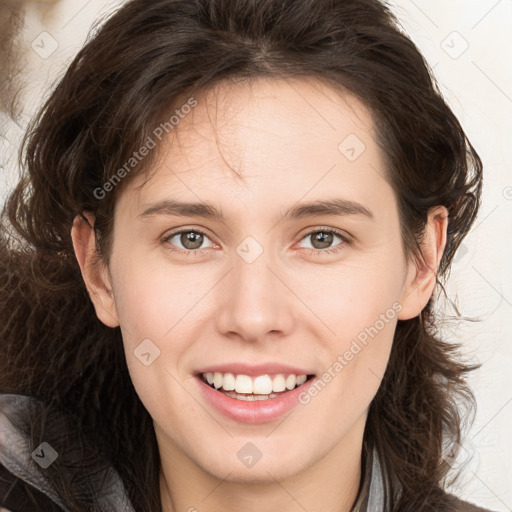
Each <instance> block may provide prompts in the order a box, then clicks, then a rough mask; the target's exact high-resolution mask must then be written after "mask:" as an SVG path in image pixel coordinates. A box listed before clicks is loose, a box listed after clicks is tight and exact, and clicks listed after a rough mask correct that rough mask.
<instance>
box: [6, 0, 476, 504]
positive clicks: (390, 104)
mask: <svg viewBox="0 0 512 512" xmlns="http://www.w3.org/2000/svg"><path fill="white" fill-rule="evenodd" d="M260 76H269V77H292V76H316V77H318V78H321V79H322V80H324V81H326V82H328V83H329V84H331V85H332V86H334V87H337V88H338V89H339V90H346V91H350V92H351V93H353V94H355V95H356V96H357V97H358V98H360V99H361V100H362V101H363V103H364V104H365V105H367V106H368V107H369V108H370V110H371V111H372V113H373V116H374V119H375V124H376V131H377V134H378V142H379V144H380V145H381V146H382V148H383V149H384V152H385V154H386V158H387V160H388V166H389V171H390V175H391V177H392V185H393V187H394V189H395V191H396V195H397V197H398V202H399V211H400V219H401V229H402V235H403V240H404V247H405V248H406V250H407V253H408V255H410V256H414V257H421V255H420V252H419V245H418V242H419V241H420V240H421V236H422V233H423V230H424V227H425V223H426V219H427V212H428V210H429V208H431V207H433V206H437V205H443V206H445V207H446V208H447V209H448V211H449V225H448V239H447V246H446V250H445V253H444V255H443V257H442V260H441V265H440V268H439V272H438V277H441V276H444V275H446V273H447V271H448V269H449V267H450V264H451V261H452V259H453V256H454V253H455V251H456V250H457V248H458V246H459V244H460V243H461V240H462V239H463V238H464V236H465V235H466V234H467V233H468V231H469V229H470V227H471V225H472V223H473V222H474V219H475V217H476V214H477V212H478V208H479V205H480V194H481V187H482V163H481V160H480V158H479V157H478V155H477V153H476V152H475V150H474V148H473V146H472V145H471V144H470V142H469V141H468V140H467V138H466V136H465V134H464V131H463V129H462V127H461V125H460V124H459V122H458V120H457V118H456V116H455V115H454V113H453V112H452V111H451V109H450V108H449V107H448V105H447V104H446V102H445V101H444V99H443V97H442V94H441V93H440V90H439V87H438V85H437V83H436V80H435V78H434V77H433V75H432V72H431V70H430V68H429V66H428V65H427V63H426V62H425V60H424V58H423V57H422V55H421V54H420V52H419V51H418V49H417V48H416V46H415V45H414V44H413V42H412V41H411V40H410V39H409V38H408V37H407V36H406V35H405V34H404V33H403V32H402V30H401V29H400V26H399V24H398V22H397V20H396V19H395V17H394V15H393V14H392V12H391V11H390V9H389V7H388V6H387V5H385V4H384V3H383V2H380V1H378V0H315V1H314V2H312V1H311V0H195V1H190V0H155V1H153V2H146V1H144V0H133V1H130V2H128V3H127V4H126V5H124V6H123V7H122V8H121V9H120V10H118V11H117V12H116V13H115V14H114V15H113V16H111V17H110V18H109V19H108V20H107V21H106V22H105V23H104V24H103V26H102V27H101V28H100V29H99V30H98V31H97V33H96V35H94V37H92V38H91V39H90V41H88V43H87V44H86V45H85V46H84V48H83V49H82V50H81V51H80V52H79V53H78V55H77V56H76V58H75V59H74V60H73V62H72V63H71V65H70V66H69V69H68V70H67V72H66V74H65V76H64V77H63V78H62V80H61V81H60V82H59V84H58V85H57V86H56V88H55V90H54V92H53V94H52V95H51V97H50V98H49V99H48V101H47V102H46V104H45V105H44V107H43V108H42V110H41V112H40V113H39V115H38V116H37V117H36V119H35V120H34V122H33V124H32V126H31V128H30V129H29V130H28V132H27V136H26V139H25V142H24V146H23V148H22V159H21V164H22V168H23V175H22V178H21V181H20V183H19V184H18V186H17V187H16V188H15V190H14V191H13V193H12V195H11V196H10V198H9V200H8V202H7V203H6V207H5V209H4V212H3V221H2V226H3V227H2V232H1V243H0V252H1V254H0V256H1V259H0V279H1V282H2V283H3V284H2V288H1V290H0V315H1V318H2V322H0V339H1V340H2V343H1V358H0V390H1V391H3V392H17V393H23V394H27V395H31V396H34V397H36V398H39V399H40V400H42V401H44V402H45V403H46V404H48V407H50V406H52V407H55V408H58V409H60V410H63V411H65V412H66V413H68V414H69V416H70V417H72V418H74V421H75V423H76V424H75V426H74V428H75V429H76V431H77V432H79V435H80V439H83V440H84V441H83V442H84V443H88V445H90V446H93V447H95V449H96V453H97V458H98V460H91V459H90V458H88V459H87V461H85V460H82V461H81V460H74V461H73V460H71V459H69V458H68V459H67V460H60V458H59V459H58V460H57V461H56V462H55V463H54V464H53V465H52V466H51V467H50V468H48V469H47V470H45V477H46V478H47V479H49V480H50V481H51V482H52V483H53V485H54V486H55V487H57V488H58V489H59V493H60V495H61V496H62V500H63V503H65V504H66V506H67V507H68V508H69V510H72V511H75V510H76V511H78V510H85V509H86V508H84V501H83V500H84V499H85V498H83V494H80V492H78V491H77V487H76V482H75V480H71V478H69V479H66V478H64V477H63V474H64V473H65V471H67V470H69V471H72V472H73V474H74V473H77V474H82V475H83V474H84V472H85V471H92V468H93V467H94V464H100V459H101V461H103V462H102V463H104V462H105V461H108V462H109V463H111V464H112V465H113V466H114V467H115V469H116V470H117V471H118V473H119V474H120V476H121V478H122V480H123V482H124V483H125V486H126V489H127V492H128V494H129V497H130V499H131V500H132V503H133V506H134V507H135V509H136V510H138V511H139V510H140V511H148V512H149V511H157V510H160V508H159V507H160V496H159V487H158V482H159V481H158V471H159V455H158V450H157V446H156V439H155V435H154V430H153V426H152V421H151V417H150V415H149V414H148V412H147V411H146V409H145V408H144V407H143V405H142V403H141V402H140V400H139V398H138V396H137V394H136V392H135V390H134V388H133V385H132V383H131V380H130V376H129V374H128V371H127V367H126V362H125V359H124V353H123V346H122V339H121V334H120V330H119V329H118V328H116V329H110V328H108V327H106V326H105V325H103V324H102V323H101V322H100V321H99V320H98V319H97V317H96V315H95V312H94V308H93V307H92V304H91V301H90V299H89V297H88V295H87V291H86V289H85V286H84V284H83V281H82V277H81V273H80V270H79V267H78V264H77V262H76V259H75V257H74V252H73V246H72V242H71V238H70V230H71V226H72V222H73V219H74V217H75V216H76V215H82V214H83V212H84V211H90V212H92V213H93V214H94V215H95V217H96V223H95V226H94V229H95V231H96V233H97V236H98V240H99V249H100V253H101V255H102V257H103V258H104V260H105V261H106V262H108V255H109V251H110V243H111V233H112V220H113V212H114V205H115V201H116V197H117V196H118V194H119V193H120V192H121V190H122V187H123V186H125V185H126V183H127V182H128V181H129V180H130V179H132V178H133V177H134V176H135V175H137V174H138V173H141V172H143V171H148V170H149V169H150V168H151V164H152V162H153V161H154V158H155V154H156V152H152V153H151V154H150V155H148V157H147V158H145V159H144V160H143V161H142V162H140V164H139V165H138V166H137V167H136V168H134V169H133V170H132V171H131V173H130V175H128V176H126V177H125V178H124V180H123V181H122V182H121V183H119V185H118V186H117V187H115V188H114V190H112V191H111V192H109V193H108V194H106V196H105V197H104V198H101V199H100V198H98V197H96V196H97V194H96V195H95V193H94V191H95V190H97V189H98V188H99V187H100V188H101V187H102V186H103V184H104V183H106V182H107V181H109V179H111V178H112V176H114V175H115V174H116V171H118V170H119V168H121V167H122V166H123V164H124V163H125V162H126V161H127V160H128V159H129V158H130V157H131V156H132V154H133V152H134V151H137V149H138V148H140V147H141V146H143V145H144V143H145V141H146V140H147V137H148V136H150V135H151V133H152V132H153V130H154V129H155V127H156V126H158V125H159V124H160V123H162V122H163V121H165V120H166V119H168V117H169V113H170V112H171V111H173V109H175V108H177V107H179V106H180V104H181V103H180V101H181V100H182V99H183V98H187V97H190V96H192V95H195V94H199V93H200V92H201V91H204V90H206V89H207V88H208V87H211V86H213V85H214V84H216V83H219V81H221V80H224V79H231V80H246V79H252V78H257V77H260ZM438 283H439V284H440V282H439V281H438ZM432 306H433V298H431V300H430V301H429V303H428V304H427V306H426V307H425V308H424V310H423V311H422V313H421V314H420V315H419V316H418V317H416V318H413V319H410V320H407V321H399V322H398V325H397V328H396V332H395V337H394V343H393V348H392V352H391V357H390V361H389V365H388V367H387V370H386V373H385V375H384V378H383V381H382V384H381V386H380V389H379V391H378V393H377V395H376V396H375V398H374V400H373V401H372V404H371V407H370V411H369V416H368V421H367V425H366V430H365V446H364V453H368V450H370V449H375V450H376V452H377V453H378V455H379V458H380V460H381V463H382V468H383V471H384V476H385V480H386V482H387V484H388V490H389V495H388V498H389V500H390V509H389V510H391V511H417V510H437V506H438V505H439V503H440V502H439V501H438V500H439V499H441V498H439V496H441V495H442V493H440V492H439V491H440V490H442V488H443V480H444V478H445V476H446V474H447V469H448V466H447V465H446V463H445V462H444V460H443V456H442V453H443V448H444V445H445V444H447V443H449V442H452V441H453V442H455V443H456V442H458V441H460V436H461V425H462V415H461V409H460V406H461V405H464V404H465V405H467V406H468V407H470V406H471V404H472V403H473V397H472V395H471V392H470V390H469V389H468V387H467V385H466V383H465V374H466V372H467V371H469V370H470V369H471V367H468V366H466V365H465V364H463V363H462V362H460V360H459V359H460V356H459V354H458V347H457V346H455V345H454V344H452V343H448V342H446V341H443V340H442V339H440V337H439V335H438V332H437V331H436V319H435V317H434V313H433V310H432ZM133 418H136V419H137V420H136V421H134V420H133ZM27 428H30V429H32V435H33V436H34V431H35V429H36V427H35V426H34V424H32V425H30V426H28V427H27ZM41 428H43V427H41ZM52 435H53V434H51V433H50V432H48V431H47V432H46V433H45V436H46V437H45V439H52V437H51V436H52ZM59 435H60V437H56V438H55V440H54V442H55V443H64V442H65V441H64V439H63V436H64V434H62V433H61V434H59ZM54 436H57V434H54ZM77 436H78V434H74V435H73V436H70V438H69V439H68V441H69V443H70V445H72V444H73V443H75V444H76V442H77V441H76V439H77ZM36 437H37V436H36ZM50 444H51V442H50ZM455 446H456V444H455ZM141 452H142V453H144V456H143V457H141V456H140V455H138V454H140V453H141ZM63 459H66V458H65V457H64V458H63ZM66 464H69V467H68V466H66ZM80 466H82V467H80ZM80 472H82V473H80ZM69 474H70V473H69ZM80 490H82V489H81V488H80ZM91 494H92V495H94V490H91ZM91 499H92V498H91Z"/></svg>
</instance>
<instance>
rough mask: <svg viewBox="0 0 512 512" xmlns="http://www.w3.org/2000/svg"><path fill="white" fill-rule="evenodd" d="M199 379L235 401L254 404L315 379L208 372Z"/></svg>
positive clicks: (296, 375)
mask: <svg viewBox="0 0 512 512" xmlns="http://www.w3.org/2000/svg"><path fill="white" fill-rule="evenodd" d="M198 377H199V378H200V379H201V380H202V381H203V382H204V383H205V384H206V385H208V386H209V387H210V388H211V389H213V390H215V391H217V392H219V393H221V394H223V395H225V396H227V397H229V398H234V399H235V400H240V401H245V402H254V401H263V400H272V399H276V398H279V397H281V396H283V395H286V394H287V393H289V392H291V391H294V390H295V389H297V388H300V387H301V386H304V385H305V384H306V383H307V382H309V381H310V380H311V379H313V378H314V377H315V375H312V374H311V375H308V374H294V373H288V374H287V373H277V374H262V375H257V376H249V375H244V374H234V373H221V372H206V373H199V374H198Z"/></svg>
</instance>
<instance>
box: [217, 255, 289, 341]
mask: <svg viewBox="0 0 512 512" xmlns="http://www.w3.org/2000/svg"><path fill="white" fill-rule="evenodd" d="M249 261H250V260H249ZM217 292H218V294H219V297H218V304H219V306H218V307H219V314H218V317H217V318H218V320H217V328H218V329H219V332H220V333H221V334H223V335H225V336H229V337H232V338H235V337H237V336H238V337H239V338H242V339H244V340H246V341H249V342H261V341H263V340H265V339H268V338H269V337H270V336H271V335H272V338H273V339H274V336H278V335H281V336H285V335H286V334H288V333H289V332H290V331H291V330H292V328H293V323H294V314H293V311H294V301H295V303H296V302H297V299H296V298H295V297H294V295H293V293H292V292H291V291H290V289H289V283H288V278H287V275H286V272H285V271H283V270H282V267H280V266H279V265H278V264H277V263H276V261H275V260H273V259H271V258H269V257H267V255H266V252H263V253H262V254H261V255H260V256H259V257H258V258H257V259H256V260H255V261H252V262H248V261H247V260H245V259H244V258H243V257H239V256H238V255H236V256H235V258H234V264H233V268H232V270H231V272H229V274H228V275H227V276H226V277H225V279H224V280H223V284H222V285H221V286H220V287H219V289H218V290H217ZM296 307H297V305H296V304H295V308H296Z"/></svg>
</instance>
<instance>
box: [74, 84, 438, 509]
mask: <svg viewBox="0 0 512 512" xmlns="http://www.w3.org/2000/svg"><path fill="white" fill-rule="evenodd" d="M197 99H198V102H199V104H198V106H197V107H196V108H194V109H193V110H192V112H191V113H190V114H188V115H187V117H186V118H185V119H184V120H182V121H181V123H180V124H179V127H178V129H177V130H176V131H174V132H172V133H171V135H170V136H169V137H168V139H167V140H166V143H165V145H164V146H162V150H163V152H162V154H161V158H160V159H159V162H158V165H156V166H155V168H154V169H153V171H154V174H152V176H151V179H150V180H149V181H147V182H146V183H145V184H144V186H142V187H140V185H141V184H143V182H144V181H145V180H144V177H143V176H138V177H136V178H135V179H133V180H132V181H131V182H130V183H129V184H127V187H126V188H124V189H123V191H122V193H121V194H120V197H119V199H118V202H117V205H116V210H115V220H114V231H113V237H114V238H113V240H114V241H113V248H112V253H111V259H110V264H109V266H108V267H107V266H106V265H104V264H99V265H94V263H93V258H94V256H95V240H94V232H93V231H92V230H91V229H90V227H89V226H88V225H87V224H86V223H85V222H83V221H81V220H80V218H78V217H77V219H76V220H75V223H74V226H73V229H72V237H73V242H74V246H75V252H76V256H77V259H78V262H79V264H80V267H81V269H82V274H83V278H84V281H85V283H86V286H87V288H88V291H89V294H90V296H91V299H92V301H93V303H94V305H95V308H96V312H97V315H98V318H99V319H100V320H101V321H102V322H104V323H105V324H106V325H109V326H111V327H116V326H120V327H121V330H122V335H123V340H124V345H125V353H126V361H127V364H128V368H129V371H130V375H131V378H132V380H133V382H134V385H135V388H136V390H137V392H138V394H139V396H140V398H141V400H142V402H143V403H144V405H145V407H146V408H147V410H148V411H149V413H150V414H151V416H152V418H153V420H154V426H155V432H156V435H157V440H158V445H159V449H160V454H161V459H162V471H161V478H160V485H161V496H162V503H163V511H164V512H174V511H180V512H181V511H190V510H198V511H203V510H208V511H209V512H215V511H225V510H244V511H247V512H251V511H256V510H257V511H258V512H259V511H261V510H265V511H281V512H282V511H287V512H292V511H293V512H295V511H303V510H309V511H317V510H318V511H319V510H322V511H333V512H334V511H337V512H341V511H349V510H350V508H351V506H352V504H353V503H354V500H355V498H356V495H357V492H358V488H359V484H360V479H361V468H360V461H361V450H362V440H363V431H364V426H365V421H366V417H367V412H368V407H369V404H370V402H371V400H372V399H373V397H374V396H375V394H376V392H377V389H378V387H379V385H380V381H381V378H382V376H383V374H384V371H385V368H386V365H387V362H388V358H389V353H390V350H391V345H392V340H393V334H394V331H395V328H396V323H397V321H398V320H399V319H400V320H405V319H409V318H412V317H415V316H417V315H418V314H419V313H420V312H421V310H422V309H423V308H424V307H425V305H426V304H427V302H428V299H429V298H430V296H431V295H432V292H433V289H434V286H435V282H436V281H435V273H436V270H437V268H438V265H439V261H440V259H441V256H442V253H443V251H444V248H445V244H446V228H447V223H448V219H447V213H448V212H447V211H446V209H445V208H444V207H437V208H435V209H432V210H431V212H430V214H429V218H428V224H427V227H426V236H425V238H424V240H423V242H422V249H423V256H424V261H423V262H421V263H420V262H416V261H414V260H412V259H407V258H406V256H405V254H404V250H403V246H402V241H401V237H400V225H399V217H398V209H397V202H396V197H395V193H394V191H393V189H392V188H391V186H390V184H389V182H388V180H387V179H385V177H386V174H387V171H386V169H385V165H384V155H383V153H382V149H381V148H380V147H379V146H378V145H377V144H376V142H375V133H374V129H373V120H372V117H371V115H370V113H369V111H368V110H367V109H366V107H365V106H364V105H363V104H362V103H361V102H360V101H359V100H357V99H356V98H355V97H353V96H350V95H348V94H347V95H344V96H343V97H341V96H340V95H339V94H337V93H336V92H335V91H334V90H332V89H330V88H329V87H328V86H327V85H324V84H322V83H320V82H318V81H316V80H314V79H305V78H301V79H295V80H286V81H284V80H276V79H263V78H261V79H258V80H256V81H254V82H253V83H251V84H248V83H238V84H231V83H221V85H219V87H218V88H217V89H216V90H215V91H214V92H210V93H209V94H205V95H203V97H201V98H197ZM212 120H213V121H212ZM349 134H355V135H357V137H358V138H359V139H360V140H361V141H363V143H364V144H365V146H366V149H365V150H364V152H363V153H362V154H361V155H360V156H359V158H357V159H356V160H355V161H349V160H348V159H347V158H346V157H345V155H344V154H342V153H341V152H340V151H339V149H338V146H339V144H340V142H342V141H343V140H344V139H345V138H346V137H347V135H349ZM230 167H233V168H234V169H236V172H237V173H239V174H240V175H241V176H242V178H243V179H241V178H239V177H237V176H236V175H235V174H234V172H233V171H232V170H231V169H230ZM137 187H139V188H138V189H137ZM168 198H175V199H179V200H182V201H209V202H211V203H212V204H213V205H215V206H216V207H217V208H218V209H221V211H222V212H223V214H224V215H225V217H226V220H225V223H222V222H220V221H217V220H210V219H202V218H198V217H186V218H182V217H177V216H169V215H158V216H152V217H147V218H139V217H138V215H139V214H140V213H141V212H142V211H143V210H144V209H145V208H147V207H148V206H149V205H152V204H154V203H156V202H158V201H160V200H163V199H168ZM333 198H344V199H349V200H352V201H357V202H359V203H361V204H363V205H364V206H365V207H366V208H368V209H369V210H371V211H372V212H373V214H374V218H373V219H370V218H367V217H365V216H363V215H328V216H314V217H308V218H303V219H295V220H286V221H285V220H282V221H280V218H281V216H282V214H283V213H284V212H285V210H286V209H287V208H288V207H290V206H293V205H294V204H295V203H297V202H298V201H306V200H307V201H309V200H319V199H333ZM89 220H90V222H91V223H93V222H94V218H93V217H92V216H91V215H89ZM178 228H189V229H190V230H194V229H200V230H201V231H204V232H205V233H206V235H207V236H206V237H204V238H203V244H202V245H200V247H199V252H198V250H197V249H196V254H195V255H190V254H189V255H186V254H182V253H180V252H177V251H179V250H180V249H181V250H182V251H187V250H188V251H189V252H190V251H191V249H190V247H191V246H192V244H190V243H189V244H188V246H187V247H189V248H188V249H187V247H185V246H184V245H182V243H180V237H179V236H177V237H174V238H172V239H170V240H169V239H168V240H167V241H162V239H163V238H165V236H168V235H169V234H171V232H172V231H177V230H178ZM322 228H333V229H339V230H340V231H342V233H344V234H345V235H346V237H347V240H349V241H350V243H347V242H346V241H343V240H342V239H340V238H338V236H337V235H334V236H333V238H332V239H331V245H330V246H328V247H327V249H340V248H341V250H339V251H338V252H336V253H332V254H325V253H322V251H325V250H327V249H322V247H325V245H324V246H321V245H320V244H319V243H318V242H316V244H315V236H314V235H315V233H317V232H318V231H322ZM308 235H309V236H308ZM247 236H251V237H253V238H254V239H255V240H256V241H257V242H258V243H259V244H260V246H261V247H262V248H263V253H262V254H261V255H260V256H259V257H258V258H257V259H256V260H255V261H254V262H252V263H248V262H247V261H245V260H244V259H243V258H242V257H240V256H239V254H238V253H237V252H236V249H237V247H238V246H239V245H240V244H241V242H242V241H243V240H244V239H245V238H246V237H247ZM182 240H183V239H182ZM185 243H186V241H185ZM327 245H328V244H327ZM192 247H197V246H192ZM173 248H174V249H175V251H173V250H172V249H173ZM315 252H316V255H315V254H314V253H315ZM393 304H399V305H401V310H400V311H399V313H397V314H396V315H395V317H394V318H393V319H392V320H391V321H389V322H388V323H386V324H385V326H384V328H382V329H381V330H380V331H379V332H378V334H377V335H376V336H375V337H373V338H372V339H371V341H370V342H369V343H368V344H367V345H366V346H365V347H364V349H363V350H361V351H360V352H359V353H358V354H357V355H356V356H355V357H354V358H353V359H352V360H351V361H350V362H348V364H347V365H346V366H344V368H343V370H342V371H340V372H338V373H336V376H335V377H334V378H333V379H332V380H331V381H330V382H329V383H328V385H326V386H325V388H324V389H323V390H322V391H321V392H319V393H318V395H317V396H315V397H314V398H312V399H311V401H310V402H309V403H308V404H307V405H303V404H300V405H297V406H296V407H294V408H293V409H292V412H291V413H290V414H289V415H288V416H286V417H285V418H280V419H279V420H276V421H272V422H268V423H264V424H260V425H249V424H241V423H237V422H235V421H233V420H231V419H228V418H226V417H224V416H223V415H221V414H220V413H218V412H217V411H216V410H214V409H213V408H212V407H211V405H210V404H209V403H208V402H207V401H205V399H204V398H203V396H202V394H201V393H200V390H199V388H198V384H197V382H196V380H195V378H194V377H193V372H194V371H195V370H197V369H199V368H201V367H204V366H206V365H211V364H217V363H224V362H233V361H241V362H247V363H249V364H256V363H260V362H266V361H272V362H283V363H286V364H292V365H295V366H298V367H300V368H304V369H307V370H308V373H314V374H315V375H317V376H320V375H322V374H323V372H325V371H326V370H327V369H328V368H329V367H332V365H333V363H334V362H335V361H336V360H337V357H338V355H340V354H344V353H345V352H346V350H348V349H349V348H350V346H351V343H352V341H353V340H354V339H355V338H356V336H357V335H358V334H359V333H361V332H362V331H364V329H365V327H368V326H372V325H374V324H375V322H376V320H378V319H379V317H380V315H381V314H382V313H385V312H386V311H387V310H388V309H389V308H391V307H392V305H393ZM147 338H149V339H150V340H151V341H152V342H153V343H154V344H155V345H156V346H158V348H159V349H160V351H161V353H160V356H159V357H158V358H157V359H156V360H155V361H154V362H153V363H152V364H151V365H149V366H145V365H143V364H141V362H140V361H139V360H138V359H137V358H136V357H135V356H134V350H135V348H136V347H137V346H138V345H139V344H140V343H141V341H142V340H144V339H147ZM247 442H251V443H253V444H254V445H256V447H257V448H258V450H259V451H260V452H261V454H262V457H261V459H260V460H259V461H258V462H257V463H256V464H255V465H254V466H252V467H251V468H248V467H246V466H245V465H244V464H242V463H241V462H240V460H239V459H238V457H237V452H238V451H239V450H240V449H241V448H242V447H243V446H244V445H245V444H246V443H247ZM141 456H143V454H141Z"/></svg>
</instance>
